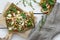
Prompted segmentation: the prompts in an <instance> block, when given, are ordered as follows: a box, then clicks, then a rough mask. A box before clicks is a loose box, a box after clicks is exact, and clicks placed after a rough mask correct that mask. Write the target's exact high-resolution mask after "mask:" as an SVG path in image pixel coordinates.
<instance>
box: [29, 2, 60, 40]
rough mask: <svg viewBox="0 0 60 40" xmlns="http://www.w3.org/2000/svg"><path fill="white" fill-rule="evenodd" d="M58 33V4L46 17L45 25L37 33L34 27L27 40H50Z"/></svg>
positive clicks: (37, 28)
mask: <svg viewBox="0 0 60 40" xmlns="http://www.w3.org/2000/svg"><path fill="white" fill-rule="evenodd" d="M59 33H60V3H56V4H55V6H54V8H53V10H52V12H51V13H50V15H49V16H48V17H47V19H46V22H45V24H44V25H43V26H42V28H41V30H40V31H39V27H38V26H36V28H35V29H33V31H32V33H31V34H30V36H29V38H28V40H52V39H53V37H54V36H55V35H57V34H59Z"/></svg>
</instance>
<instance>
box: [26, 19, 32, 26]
mask: <svg viewBox="0 0 60 40" xmlns="http://www.w3.org/2000/svg"><path fill="white" fill-rule="evenodd" d="M30 26H32V20H31V19H30V20H29V21H28V23H27V27H30Z"/></svg>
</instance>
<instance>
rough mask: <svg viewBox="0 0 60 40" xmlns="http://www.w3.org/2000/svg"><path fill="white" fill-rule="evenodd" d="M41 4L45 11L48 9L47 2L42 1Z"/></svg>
mask: <svg viewBox="0 0 60 40" xmlns="http://www.w3.org/2000/svg"><path fill="white" fill-rule="evenodd" d="M41 6H42V8H43V10H44V11H46V10H48V9H47V6H46V2H44V3H42V4H41Z"/></svg>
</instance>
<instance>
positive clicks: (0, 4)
mask: <svg viewBox="0 0 60 40" xmlns="http://www.w3.org/2000/svg"><path fill="white" fill-rule="evenodd" d="M18 1H19V0H18ZM18 1H17V0H0V13H2V12H3V10H4V8H5V6H6V4H7V3H8V2H13V3H15V4H16V3H17V2H18ZM39 1H40V0H38V2H39ZM57 2H60V0H57ZM33 5H34V8H35V9H36V10H32V9H31V7H29V6H27V7H24V6H23V4H22V3H20V4H19V5H17V6H18V7H20V8H21V9H23V10H25V11H27V12H28V11H34V12H36V13H41V11H40V9H41V8H40V7H39V6H38V5H37V4H35V3H33ZM35 16H36V17H37V22H38V21H39V20H40V19H41V16H42V15H35ZM7 33H8V31H7V29H0V37H1V38H3V37H4V36H5V35H6V34H7ZM12 40H25V39H23V38H22V37H20V36H18V35H14V36H13V38H12ZM54 40H60V36H56V37H55V38H54Z"/></svg>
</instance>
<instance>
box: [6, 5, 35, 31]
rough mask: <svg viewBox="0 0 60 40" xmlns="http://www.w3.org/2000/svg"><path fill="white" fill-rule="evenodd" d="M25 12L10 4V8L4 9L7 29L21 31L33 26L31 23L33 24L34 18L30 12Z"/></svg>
mask: <svg viewBox="0 0 60 40" xmlns="http://www.w3.org/2000/svg"><path fill="white" fill-rule="evenodd" d="M26 14H28V13H25V12H20V11H19V9H17V8H16V7H15V6H10V8H9V9H8V10H7V11H6V16H5V17H6V24H7V27H8V29H9V31H13V32H22V31H25V30H27V29H29V28H33V26H34V25H32V24H34V18H32V17H31V16H32V15H31V14H29V15H26ZM30 15H31V16H30ZM32 19H33V20H32ZM25 24H26V25H25Z"/></svg>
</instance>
